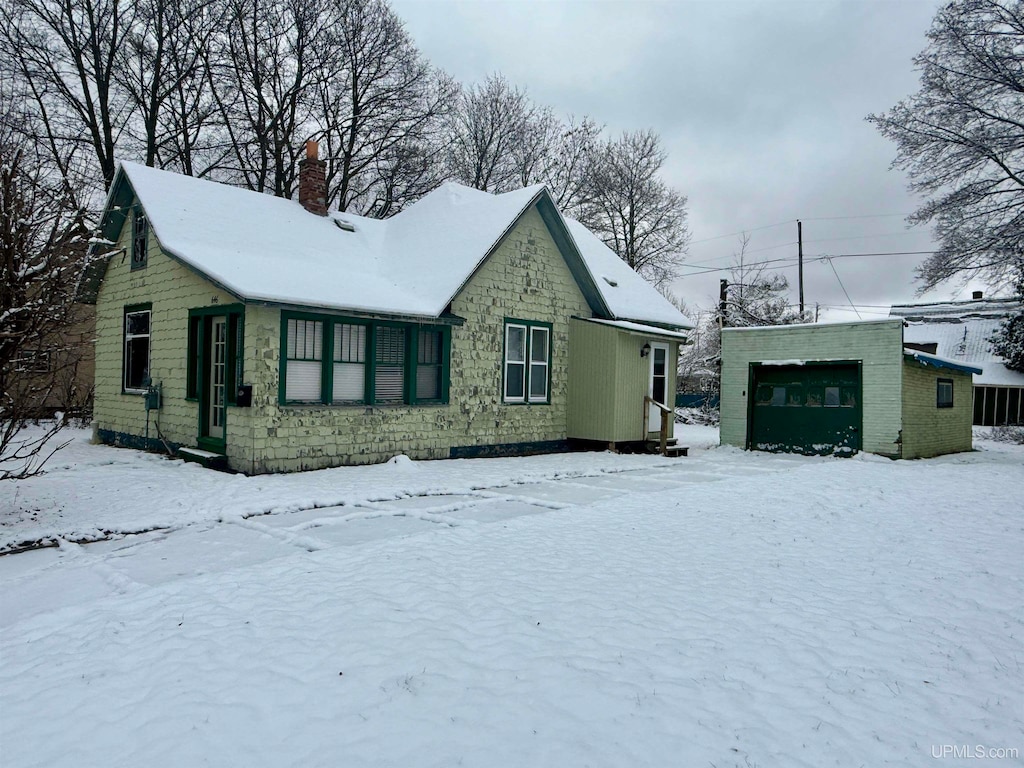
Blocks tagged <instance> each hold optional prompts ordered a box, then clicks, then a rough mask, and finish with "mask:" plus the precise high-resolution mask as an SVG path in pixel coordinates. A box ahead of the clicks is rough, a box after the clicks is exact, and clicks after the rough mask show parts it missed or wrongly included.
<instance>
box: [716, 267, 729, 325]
mask: <svg viewBox="0 0 1024 768" xmlns="http://www.w3.org/2000/svg"><path fill="white" fill-rule="evenodd" d="M728 295H729V281H728V280H726V279H725V278H722V280H720V281H719V288H718V330H722V329H723V328H725V308H726V304H727V302H728Z"/></svg>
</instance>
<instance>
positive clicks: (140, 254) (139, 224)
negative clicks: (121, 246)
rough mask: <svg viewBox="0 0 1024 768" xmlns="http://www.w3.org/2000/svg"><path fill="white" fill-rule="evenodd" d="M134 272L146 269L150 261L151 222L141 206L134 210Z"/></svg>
mask: <svg viewBox="0 0 1024 768" xmlns="http://www.w3.org/2000/svg"><path fill="white" fill-rule="evenodd" d="M131 256H132V266H131V269H132V271H135V270H136V269H144V268H145V267H146V263H147V262H148V260H149V220H148V219H147V218H146V212H145V211H144V210H143V209H142V206H141V205H136V206H135V207H134V208H132V247H131Z"/></svg>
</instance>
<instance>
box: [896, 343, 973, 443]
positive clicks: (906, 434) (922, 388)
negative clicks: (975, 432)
mask: <svg viewBox="0 0 1024 768" xmlns="http://www.w3.org/2000/svg"><path fill="white" fill-rule="evenodd" d="M939 379H945V380H947V381H952V382H953V407H952V408H939V407H938V406H937V405H936V390H937V388H938V381H939ZM972 416H973V409H972V404H971V375H970V374H969V373H961V372H959V371H951V370H946V369H943V370H938V369H935V368H931V367H927V366H924V365H921V364H920V363H918V362H916V361H914V360H909V359H908V360H906V362H905V363H904V365H903V458H905V459H919V458H927V457H928V456H939V455H941V454H944V453H957V452H959V451H969V450H971V448H972V444H971V438H972V435H971V418H972Z"/></svg>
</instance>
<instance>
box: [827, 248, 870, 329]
mask: <svg viewBox="0 0 1024 768" xmlns="http://www.w3.org/2000/svg"><path fill="white" fill-rule="evenodd" d="M825 261H827V262H828V265H829V266H830V267H832V272H833V273H835V276H836V280H838V281H839V287H840V288H842V289H843V294H844V295H845V296H846V300H847V301H848V302H850V306H851V307H852V308H853V311H854V312H856V313H857V319H858V320H863V319H864V318H862V317H861V316H860V312H859V311H858V309H857V308H856V307H854V306H853V299H851V298H850V294H849V293H847V292H846V286H845V285H843V279H842V278H841V277H839V273H838V272H836V265H835V264H833V263H832V259H830V258H829V257H828V256H826V257H825Z"/></svg>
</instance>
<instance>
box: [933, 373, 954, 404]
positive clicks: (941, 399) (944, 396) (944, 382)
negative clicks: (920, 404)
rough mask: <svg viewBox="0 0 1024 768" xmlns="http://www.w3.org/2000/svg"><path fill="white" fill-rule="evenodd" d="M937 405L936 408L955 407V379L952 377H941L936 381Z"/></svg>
mask: <svg viewBox="0 0 1024 768" xmlns="http://www.w3.org/2000/svg"><path fill="white" fill-rule="evenodd" d="M935 407H936V408H952V407H953V380H952V379H939V380H938V381H937V382H936V383H935Z"/></svg>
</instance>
